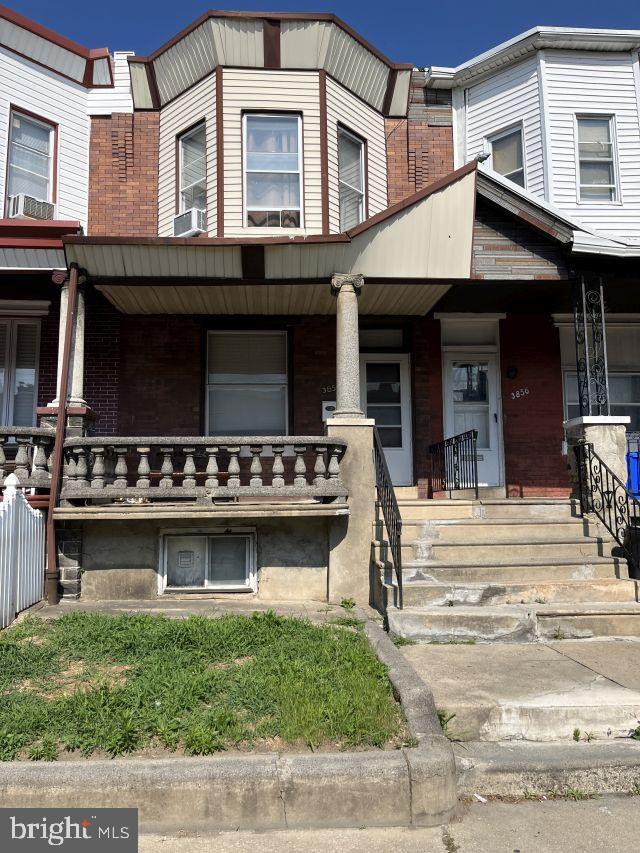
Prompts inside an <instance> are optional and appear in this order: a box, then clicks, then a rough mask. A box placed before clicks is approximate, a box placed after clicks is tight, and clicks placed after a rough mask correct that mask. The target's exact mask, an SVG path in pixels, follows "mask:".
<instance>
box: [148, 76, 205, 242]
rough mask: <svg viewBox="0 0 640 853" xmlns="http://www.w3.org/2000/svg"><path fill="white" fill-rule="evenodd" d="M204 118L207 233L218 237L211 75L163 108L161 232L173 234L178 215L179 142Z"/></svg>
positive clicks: (160, 161)
mask: <svg viewBox="0 0 640 853" xmlns="http://www.w3.org/2000/svg"><path fill="white" fill-rule="evenodd" d="M199 121H204V123H205V131H206V140H207V149H206V150H207V233H208V235H209V236H210V237H215V236H216V227H217V219H216V77H215V73H214V74H211V75H210V76H209V77H207V78H206V79H205V80H202V81H201V82H200V83H198V84H197V85H196V86H194V87H193V88H192V89H189V91H187V92H185V93H184V95H180V96H179V97H178V98H176V99H175V100H174V101H172V102H171V103H170V104H168V105H167V106H166V107H163V108H162V110H161V111H160V156H159V175H158V234H159V236H160V237H172V236H173V218H174V216H175V215H176V213H177V211H176V181H177V178H178V176H177V174H176V170H177V167H178V164H177V162H176V141H177V139H178V137H179V136H180V134H182V133H184V131H185V130H188V129H189V128H192V127H193V126H194V124H196V123H197V122H199Z"/></svg>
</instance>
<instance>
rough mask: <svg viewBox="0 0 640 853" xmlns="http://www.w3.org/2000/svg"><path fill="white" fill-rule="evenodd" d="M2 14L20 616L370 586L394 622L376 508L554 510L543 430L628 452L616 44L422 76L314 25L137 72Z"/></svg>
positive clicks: (539, 41) (396, 558) (9, 437)
mask: <svg viewBox="0 0 640 853" xmlns="http://www.w3.org/2000/svg"><path fill="white" fill-rule="evenodd" d="M1 16H4V17H0V20H1V21H2V26H1V27H0V41H1V43H2V47H1V48H0V59H1V60H2V63H3V66H2V69H3V70H2V74H3V79H4V76H8V77H10V78H11V80H12V81H13V82H12V84H11V86H13V88H16V89H17V87H18V83H17V81H21V85H20V90H19V91H18V90H16V91H15V92H14V91H13V89H12V88H11V86H2V87H0V88H2V96H1V97H2V98H5V100H6V103H3V104H2V113H1V115H0V121H2V122H3V123H4V125H3V126H4V127H5V132H4V134H2V133H0V157H5V159H6V162H7V164H8V166H7V170H6V173H7V178H6V186H5V191H4V201H5V208H6V212H5V219H4V220H3V222H2V223H1V225H0V230H2V232H3V233H2V236H1V239H2V246H3V253H4V254H3V255H2V257H3V259H4V263H5V266H4V269H3V271H2V276H3V284H2V294H1V296H0V329H2V328H6V335H7V341H8V343H7V344H6V355H5V364H6V366H5V368H4V373H3V374H0V375H2V376H3V377H4V384H3V386H2V387H3V394H4V396H3V398H2V400H3V411H2V417H1V418H0V421H3V422H4V423H5V424H7V426H5V427H2V428H0V437H1V438H2V439H3V441H4V445H5V451H4V469H3V470H4V472H5V473H6V472H7V471H9V470H15V471H16V473H17V474H18V477H19V479H20V480H22V481H23V484H25V485H27V486H28V487H30V488H31V490H32V492H33V494H32V496H31V500H32V502H33V503H34V504H38V503H39V504H40V505H45V504H46V505H47V506H48V513H49V514H48V518H49V526H50V536H49V550H48V568H47V580H48V583H47V593H48V595H49V597H50V598H55V597H56V596H57V595H58V593H59V592H62V593H63V594H65V595H67V596H71V597H73V596H77V595H78V594H80V593H81V594H82V595H83V596H84V597H87V598H112V599H116V598H147V599H148V598H154V597H156V596H158V595H171V594H175V593H184V592H185V591H191V592H203V591H205V592H207V591H208V592H230V593H244V594H249V595H258V596H260V597H261V598H275V599H283V598H295V599H303V598H312V599H321V600H326V599H329V600H331V601H338V602H339V601H340V600H341V599H342V598H345V597H354V598H356V599H357V600H363V601H366V600H368V599H369V597H370V595H372V596H373V598H374V600H376V601H377V600H378V599H377V597H376V596H377V595H378V593H379V589H378V586H379V583H378V582H379V580H380V576H379V572H378V570H379V568H380V567H381V566H382V569H383V580H386V581H388V590H389V591H393V593H394V594H395V595H396V603H400V601H399V599H398V598H397V596H398V593H399V586H400V585H401V578H402V574H401V570H400V560H401V546H400V539H399V532H400V518H399V509H398V498H399V497H400V498H401V499H403V500H405V501H408V504H409V505H411V506H414V505H415V506H417V505H419V504H421V503H425V502H427V501H430V500H432V499H433V498H437V497H443V496H445V495H448V494H449V492H450V491H451V490H452V489H454V488H455V487H460V486H465V487H467V486H468V487H470V488H471V489H472V490H474V491H473V492H472V495H471V497H474V496H475V498H478V497H479V496H480V491H479V490H482V494H483V495H485V496H493V497H494V498H498V499H500V498H504V499H507V498H509V499H513V500H514V501H518V500H521V501H522V500H523V499H524V500H527V499H529V500H531V499H541V500H544V499H548V500H553V499H564V498H566V497H567V496H568V495H569V494H570V491H571V483H570V478H569V474H568V470H567V463H568V456H567V446H566V441H567V435H566V432H565V429H564V426H563V424H564V422H565V421H567V420H570V419H571V418H572V417H573V416H574V415H579V414H589V415H591V414H597V415H598V416H599V417H601V418H602V417H605V418H606V417H607V416H611V415H620V416H621V417H622V420H621V423H625V418H630V419H631V423H632V424H633V426H634V428H638V426H640V424H639V423H638V419H637V417H636V410H635V409H633V411H632V407H633V406H634V405H637V403H640V395H639V394H638V391H639V390H640V389H639V388H638V386H637V383H638V381H639V380H638V378H637V374H636V375H635V376H634V374H633V369H634V368H635V367H636V366H637V364H638V361H637V359H636V355H637V354H638V352H637V348H638V343H637V335H635V333H634V322H635V320H636V318H637V316H638V315H637V314H635V315H634V305H635V304H636V303H637V297H636V295H635V284H636V283H637V272H636V273H635V274H634V260H633V258H634V257H635V255H636V254H638V253H640V226H639V224H638V223H639V222H640V220H639V219H638V217H637V211H636V208H635V207H634V205H635V204H636V203H637V202H638V199H637V198H636V197H635V195H634V193H635V184H634V182H635V181H636V180H637V174H636V171H637V170H634V160H633V157H634V156H637V152H638V151H640V145H639V143H640V124H639V122H638V103H639V102H640V93H639V91H638V88H637V87H638V85H639V83H638V72H637V67H638V48H639V47H640V33H618V32H616V33H612V32H611V33H610V32H607V33H601V32H596V31H571V30H562V31H549V30H536V31H534V32H532V33H528V34H525V36H523V37H520V38H519V39H516V40H514V41H513V42H512V43H508V44H506V45H503V46H501V47H499V48H496V49H495V51H492V52H490V53H489V54H483V55H482V56H481V57H478V58H477V59H475V60H472V61H471V62H469V63H466V64H465V65H463V66H461V67H460V68H457V69H442V68H430V69H427V70H418V69H415V68H414V67H413V66H412V65H411V64H399V63H396V62H392V61H391V60H389V59H388V58H387V57H385V56H384V55H383V54H382V53H381V52H380V51H379V50H377V49H376V48H375V47H374V46H372V45H371V44H369V43H367V42H366V41H365V40H364V39H363V38H362V37H361V36H360V35H358V34H357V33H356V32H354V31H353V30H352V29H351V28H350V27H349V26H348V25H347V24H345V23H344V22H343V21H341V20H340V19H338V18H336V17H335V16H334V15H330V14H310V13H295V14H294V13H291V14H267V13H240V12H237V13H234V12H208V13H206V14H205V15H203V16H202V17H201V18H199V19H198V20H197V21H195V22H194V23H193V24H192V25H191V26H189V27H187V28H186V29H185V30H183V31H182V32H181V33H179V34H178V35H176V36H175V37H174V38H172V39H171V40H170V41H169V42H167V43H166V44H164V45H163V46H161V47H160V48H158V49H157V50H156V51H155V52H154V53H152V54H151V55H149V56H147V57H141V56H136V55H134V54H132V53H126V52H121V53H115V54H113V55H112V56H109V54H108V53H107V52H106V51H89V50H86V49H84V48H81V47H79V46H77V45H73V44H71V43H70V42H68V41H67V40H65V39H62V38H61V37H59V36H57V35H55V34H53V33H51V32H48V31H45V30H43V29H42V28H40V27H38V26H37V25H35V24H33V23H32V22H29V21H26V20H25V19H22V18H19V17H18V16H16V15H13V14H12V13H9V12H6V11H3V12H2V13H1ZM598 63H601V65H602V67H603V68H610V69H611V76H610V77H609V78H607V79H604V75H602V74H601V72H600V69H599V66H598ZM567 69H570V71H571V74H570V77H571V81H572V82H571V85H570V86H567V85H566V82H565V84H564V86H563V87H560V86H558V87H556V89H555V90H554V86H553V85H552V78H553V74H554V73H555V72H556V71H557V72H558V74H562V73H564V74H565V75H567V74H569V71H567ZM571 75H572V76H571ZM601 78H603V79H601ZM594 80H599V81H600V82H599V83H598V85H601V86H602V91H603V93H604V91H605V89H606V90H607V91H608V96H607V97H608V100H606V102H605V100H604V98H605V95H604V94H603V95H602V98H603V102H602V105H601V104H600V103H599V102H598V101H597V100H596V99H595V97H594V95H593V93H592V92H591V94H590V95H589V103H588V104H587V102H586V100H585V98H586V95H584V94H583V93H584V92H585V91H586V89H587V88H588V87H589V86H592V84H593V81H594ZM518 87H520V88H518ZM612 88H613V90H615V92H616V98H619V102H620V112H619V113H618V112H617V110H618V107H617V106H616V105H615V104H614V106H612V103H613V99H612V96H611V94H610V91H609V90H611V89H612ZM525 89H526V93H525V91H524V90H525ZM530 89H531V90H535V91H531V92H530V91H529V90H530ZM552 91H557V93H558V94H557V95H556V96H555V97H556V101H555V102H553V103H552V97H553V95H552ZM7 92H9V94H7ZM630 93H633V98H632V97H631V94H630ZM545 98H547V99H549V100H548V102H547V101H546V100H545ZM634 99H635V100H634ZM607 105H608V106H607ZM605 107H606V108H605ZM614 108H615V109H614ZM565 113H568V114H569V116H570V117H569V119H567V116H566V115H565ZM536 128H537V129H536ZM567 128H568V129H567ZM572 134H575V136H572ZM634 146H635V148H634ZM632 149H634V150H635V154H632ZM563 164H564V165H563ZM563 168H564V171H563ZM572 170H573V171H572ZM4 171H5V170H4V169H3V167H2V164H0V174H3V173H4ZM572 180H573V182H574V183H573V189H572V185H571V181H572ZM572 193H573V195H572ZM47 205H48V206H47ZM634 228H635V231H634ZM604 280H606V282H605V284H604V285H603V287H604V290H602V292H604V291H605V290H606V308H607V311H608V312H609V316H610V318H611V321H612V322H611V328H612V330H613V333H612V339H613V340H612V342H610V346H611V350H610V352H611V354H612V355H610V365H609V367H610V370H611V379H610V383H611V411H609V409H607V411H606V412H604V405H605V403H604V402H602V399H601V398H602V393H601V389H600V386H599V385H598V386H597V387H596V382H595V379H594V377H596V376H599V374H598V373H597V369H599V368H598V364H599V363H600V362H599V361H598V359H601V356H602V353H601V352H600V348H599V343H600V342H601V335H600V332H599V330H598V328H599V327H597V323H598V322H600V321H601V319H602V318H601V317H599V315H598V316H596V314H597V313H598V312H597V311H595V312H594V311H591V309H589V311H585V305H587V304H588V305H589V306H590V305H591V300H592V299H593V294H594V293H595V294H596V295H597V296H598V298H600V294H601V282H603V281H604ZM580 300H582V302H580ZM601 304H602V300H601V301H600V302H599V303H598V305H600V306H601ZM576 305H577V306H578V308H576V309H575V310H574V307H575V306H576ZM580 306H582V307H580ZM578 309H579V310H578ZM587 314H588V316H589V318H590V319H592V320H593V322H594V323H595V324H596V325H595V326H594V329H595V332H592V331H589V332H588V334H587V336H586V337H587V343H589V341H591V343H592V347H591V353H590V358H591V361H590V360H589V358H587V361H586V362H584V359H583V360H582V362H581V361H580V358H578V363H579V364H580V363H582V368H583V370H582V374H584V375H586V376H587V380H586V385H584V375H582V374H581V376H580V377H579V379H580V382H582V383H583V384H582V385H581V384H580V382H578V381H577V378H578V377H577V376H576V373H577V372H578V373H580V368H579V367H578V368H577V367H576V358H575V347H576V343H575V342H576V338H577V337H578V338H579V337H580V328H578V330H577V332H576V326H575V323H574V320H575V319H576V318H577V319H578V320H579V321H580V322H581V323H584V321H585V317H586V316H587ZM3 318H6V319H3ZM26 329H27V330H32V331H25V330H26ZM594 334H595V350H596V351H595V353H594V350H593V340H592V338H593V335H594ZM29 335H31V337H29ZM584 337H585V336H584V335H582V339H581V340H582V345H583V346H584ZM594 355H595V356H596V362H597V364H596V372H595V373H594V371H593V369H592V362H593V358H594ZM585 370H586V371H587V373H586V374H585ZM604 374H605V377H606V367H605V371H604ZM634 383H636V384H634ZM579 386H580V389H581V391H582V392H583V393H582V394H579V393H578V387H579ZM585 389H586V391H585ZM634 395H635V396H634ZM605 396H606V395H605ZM61 400H64V401H66V402H67V411H66V413H63V410H62V407H61V406H59V403H60V402H61ZM635 401H637V403H636V402H635ZM596 402H597V404H598V406H600V408H599V409H598V412H595V411H592V408H593V406H595V405H596ZM607 405H608V403H607ZM59 410H60V417H58V415H59ZM63 414H66V416H64V417H63ZM374 427H375V430H374ZM452 447H453V448H454V449H455V458H454V459H453V461H452V457H451V453H452ZM443 460H444V462H443ZM450 463H451V466H452V467H450ZM443 465H444V468H443ZM2 467H3V466H2V465H0V468H2ZM376 490H377V499H376ZM462 494H466V493H462ZM378 512H379V513H380V518H378V516H377V513H378ZM376 524H379V525H382V528H380V527H378V528H376ZM372 525H373V527H374V529H378V530H379V531H380V535H379V536H377V537H376V536H374V539H376V538H377V539H384V540H386V541H387V542H388V545H389V546H390V551H389V554H388V555H387V557H388V558H385V557H384V555H383V559H382V560H378V557H379V556H380V555H379V554H377V556H376V559H374V561H373V562H372V561H371V554H372ZM54 528H55V537H54ZM54 546H57V547H54ZM376 553H377V552H376ZM393 568H395V574H394V573H393V571H392V570H393ZM387 569H389V570H390V571H391V575H390V576H389V575H388V572H387V573H386V570H387ZM374 593H375V594H374Z"/></svg>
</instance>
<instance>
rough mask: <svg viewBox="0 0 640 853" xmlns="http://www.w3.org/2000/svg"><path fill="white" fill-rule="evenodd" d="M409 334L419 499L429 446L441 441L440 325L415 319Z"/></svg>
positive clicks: (430, 319)
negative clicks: (410, 334) (410, 340)
mask: <svg viewBox="0 0 640 853" xmlns="http://www.w3.org/2000/svg"><path fill="white" fill-rule="evenodd" d="M411 331H412V346H411V366H412V371H411V373H412V388H411V399H412V403H413V459H414V475H415V482H416V483H417V485H418V492H419V494H420V497H427V486H428V479H427V478H428V475H429V470H430V467H429V445H430V444H433V443H434V442H436V441H441V440H442V437H443V429H444V428H443V421H442V353H441V349H440V321H439V320H434V319H433V317H432V316H429V317H419V318H416V319H415V320H414V321H413V323H412V330H411Z"/></svg>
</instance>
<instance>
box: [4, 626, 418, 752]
mask: <svg viewBox="0 0 640 853" xmlns="http://www.w3.org/2000/svg"><path fill="white" fill-rule="evenodd" d="M346 622H348V627H354V628H357V627H359V626H360V623H359V621H358V620H354V619H353V617H350V616H346V615H345V616H344V617H343V619H342V620H341V624H340V625H312V624H311V623H310V622H306V621H303V620H300V619H291V618H284V617H279V616H276V615H274V614H273V613H264V614H255V615H254V616H252V617H247V616H225V617H222V618H220V619H207V618H205V617H202V616H192V617H190V618H189V619H184V620H181V619H180V620H178V619H168V618H166V617H163V616H151V615H147V614H134V615H126V616H116V617H113V616H104V615H100V614H88V613H72V614H68V615H65V616H63V617H62V618H60V619H57V620H51V621H48V620H47V621H45V620H41V619H37V618H29V619H24V620H21V621H20V622H18V623H17V624H16V625H15V626H13V627H12V628H10V629H9V630H7V631H4V632H2V634H1V635H0V696H1V701H0V760H4V761H11V760H13V759H15V758H24V757H29V758H33V759H34V760H53V759H55V758H56V757H57V755H58V753H59V751H60V750H61V749H66V750H71V751H78V752H81V753H82V754H84V755H91V754H92V753H93V752H95V751H99V752H102V753H105V754H108V755H111V756H116V755H125V754H128V753H131V752H135V751H139V750H144V749H147V748H154V747H155V748H157V747H160V748H165V749H169V750H183V751H184V752H186V753H187V754H190V755H206V754H210V753H213V752H217V751H219V750H221V749H225V748H229V747H231V746H236V745H237V746H240V747H241V748H243V749H244V748H246V749H249V748H252V747H253V746H255V745H256V743H259V742H260V741H261V740H264V739H272V738H280V739H282V740H283V741H284V742H286V743H292V744H293V743H300V742H304V743H305V744H307V745H308V746H309V747H311V748H313V749H316V748H317V747H319V746H321V745H322V744H323V743H331V744H333V745H337V746H338V747H341V748H352V747H361V746H369V747H374V746H378V747H380V746H383V745H384V744H385V743H387V742H389V741H391V740H393V741H394V742H395V740H396V739H397V738H398V737H400V738H401V737H402V736H403V733H404V732H405V728H404V723H403V720H402V716H401V713H400V710H399V707H398V706H397V705H396V704H395V703H394V702H393V698H392V693H391V688H390V685H389V681H388V678H387V671H386V668H385V667H384V666H383V665H382V664H381V663H380V662H379V661H378V660H377V658H376V657H375V655H374V654H373V652H372V651H371V648H370V646H369V644H368V642H367V639H366V637H365V636H364V634H363V632H362V631H361V630H355V631H345V630H344V627H345V626H346ZM356 622H358V624H356Z"/></svg>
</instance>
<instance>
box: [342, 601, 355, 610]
mask: <svg viewBox="0 0 640 853" xmlns="http://www.w3.org/2000/svg"><path fill="white" fill-rule="evenodd" d="M355 606H356V602H355V599H353V598H343V599H342V601H341V602H340V607H342V608H343V609H344V610H346V611H347V612H349V611H350V610H353V608H354V607H355Z"/></svg>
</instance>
